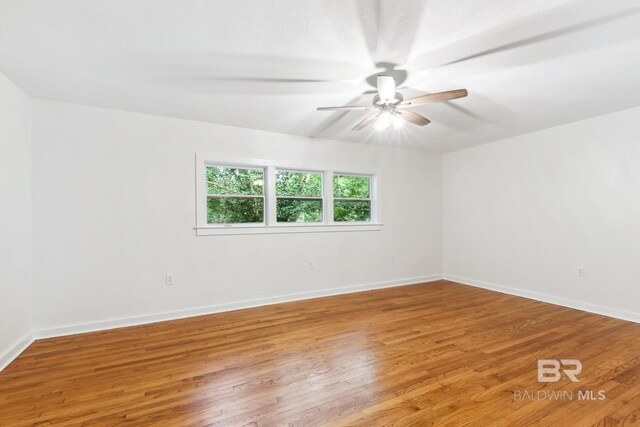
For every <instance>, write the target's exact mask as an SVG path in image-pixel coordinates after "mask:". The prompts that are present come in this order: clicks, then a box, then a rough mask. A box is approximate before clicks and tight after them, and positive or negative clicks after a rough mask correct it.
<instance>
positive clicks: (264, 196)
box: [203, 162, 267, 228]
mask: <svg viewBox="0 0 640 427" xmlns="http://www.w3.org/2000/svg"><path fill="white" fill-rule="evenodd" d="M208 167H218V168H227V169H250V170H261V171H262V194H211V193H209V186H208V185H207V168H208ZM203 174H204V177H203V179H204V193H205V195H206V197H205V201H204V204H205V211H204V222H205V224H206V225H207V226H211V227H224V228H228V227H231V226H238V225H243V226H245V227H264V226H265V225H266V223H267V194H266V184H265V181H266V175H267V168H265V167H261V166H260V167H251V166H242V165H228V164H221V163H215V164H214V163H211V162H206V163H205V164H204V170H203ZM209 199H262V222H241V223H219V224H210V223H209V215H208V210H207V204H208V201H209Z"/></svg>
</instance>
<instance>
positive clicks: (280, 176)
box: [276, 170, 322, 222]
mask: <svg viewBox="0 0 640 427" xmlns="http://www.w3.org/2000/svg"><path fill="white" fill-rule="evenodd" d="M276 196H277V197H278V200H277V201H276V216H277V219H278V222H321V221H322V200H309V199H306V200H303V199H289V198H287V197H322V174H321V173H317V172H292V171H282V170H279V171H278V172H277V174H276Z"/></svg>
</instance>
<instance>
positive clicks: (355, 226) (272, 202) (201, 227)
mask: <svg viewBox="0 0 640 427" xmlns="http://www.w3.org/2000/svg"><path fill="white" fill-rule="evenodd" d="M195 157H196V165H195V170H196V218H195V220H196V226H195V227H194V230H195V231H196V235H197V236H216V235H240V234H274V233H275V234H288V233H322V232H355V231H380V230H382V227H383V224H382V222H381V219H380V212H379V206H380V199H379V196H378V192H377V189H378V176H377V175H376V174H375V173H369V172H364V171H358V172H338V171H335V172H334V171H333V170H332V169H330V168H320V167H314V166H310V167H291V166H290V165H282V166H278V164H274V163H272V162H269V161H267V160H264V159H247V160H242V161H224V160H220V161H213V160H208V159H205V158H204V157H203V156H201V155H200V154H196V156H195ZM207 166H219V167H230V168H243V169H262V170H263V171H264V175H263V177H264V185H263V196H262V197H264V211H265V215H264V220H265V221H264V222H263V223H237V224H208V223H207V220H208V218H207V200H208V197H207V196H208V195H209V194H208V192H207V185H206V170H207V169H206V168H207ZM277 169H279V170H286V171H290V172H304V173H309V172H312V173H313V172H315V173H320V174H321V176H322V179H323V181H322V197H316V198H315V199H321V200H322V201H323V203H322V205H323V207H322V218H323V222H306V223H305V222H291V223H286V222H277V215H276V200H277V197H276V185H275V184H276V170H277ZM341 170H342V169H341ZM334 173H335V174H336V175H346V176H366V177H369V180H370V181H369V182H370V188H369V198H370V201H371V221H367V222H347V221H344V222H342V221H339V222H334V220H333V205H334V203H333V202H334V200H333V199H334V198H333V175H334ZM256 197H261V196H256ZM302 198H303V199H314V198H313V197H302ZM359 200H364V199H359Z"/></svg>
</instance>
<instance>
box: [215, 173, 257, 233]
mask: <svg viewBox="0 0 640 427" xmlns="http://www.w3.org/2000/svg"><path fill="white" fill-rule="evenodd" d="M263 193H264V170H262V169H242V168H225V167H218V166H207V194H212V195H213V194H215V195H233V196H241V195H248V196H261V195H262V194H263ZM207 222H208V223H209V224H235V223H256V222H257V223H260V222H264V199H263V198H239V197H220V198H217V197H216V198H209V199H208V200H207Z"/></svg>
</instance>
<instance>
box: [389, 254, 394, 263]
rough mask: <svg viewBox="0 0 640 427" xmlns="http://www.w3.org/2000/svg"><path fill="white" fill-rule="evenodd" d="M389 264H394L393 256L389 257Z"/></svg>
mask: <svg viewBox="0 0 640 427" xmlns="http://www.w3.org/2000/svg"><path fill="white" fill-rule="evenodd" d="M389 262H390V263H391V264H393V263H394V262H396V259H395V258H394V256H393V255H391V256H390V257H389Z"/></svg>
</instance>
